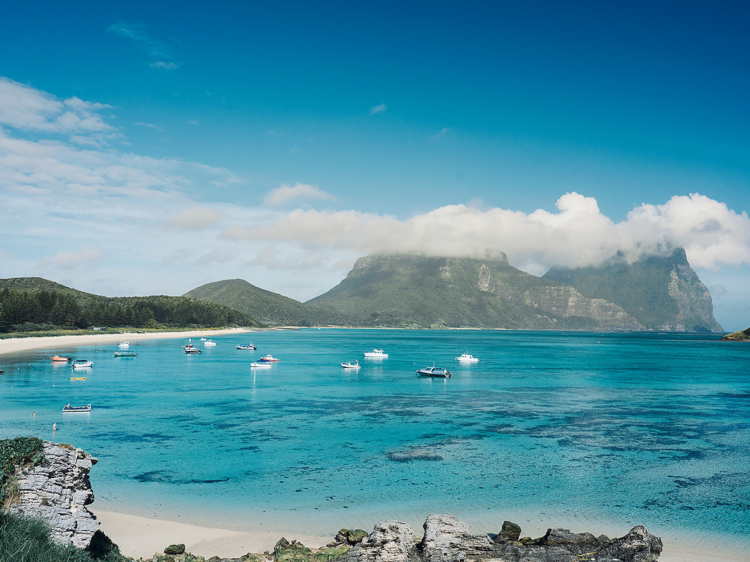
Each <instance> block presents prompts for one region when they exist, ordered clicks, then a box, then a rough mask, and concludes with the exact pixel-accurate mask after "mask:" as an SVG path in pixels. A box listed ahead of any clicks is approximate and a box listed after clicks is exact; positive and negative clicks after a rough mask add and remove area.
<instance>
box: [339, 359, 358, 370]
mask: <svg viewBox="0 0 750 562" xmlns="http://www.w3.org/2000/svg"><path fill="white" fill-rule="evenodd" d="M341 367H342V368H344V369H359V361H354V363H352V362H351V361H347V362H346V363H342V364H341Z"/></svg>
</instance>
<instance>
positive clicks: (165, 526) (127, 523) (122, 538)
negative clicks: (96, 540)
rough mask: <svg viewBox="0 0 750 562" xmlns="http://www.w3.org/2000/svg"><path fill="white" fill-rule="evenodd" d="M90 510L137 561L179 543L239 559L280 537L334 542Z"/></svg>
mask: <svg viewBox="0 0 750 562" xmlns="http://www.w3.org/2000/svg"><path fill="white" fill-rule="evenodd" d="M93 511H94V513H95V514H96V517H97V519H98V520H99V522H100V523H101V530H102V532H104V533H105V534H106V535H107V536H108V537H109V538H110V539H112V540H113V541H114V542H115V544H117V545H118V546H119V547H120V551H121V552H122V553H123V554H125V555H126V556H133V557H136V558H138V557H141V558H146V557H149V558H150V557H151V556H153V555H154V553H156V552H159V553H162V552H163V551H164V548H166V547H167V546H169V545H170V544H179V543H182V544H184V545H185V549H186V551H187V552H192V553H193V554H197V555H199V556H203V557H205V558H209V557H210V556H219V557H222V558H239V557H240V556H242V555H243V554H247V553H248V552H255V553H262V552H264V551H266V550H267V551H269V552H272V551H273V547H274V545H275V544H276V543H277V542H278V540H279V539H280V538H281V537H285V538H286V539H287V540H289V541H292V540H297V541H299V542H301V543H302V544H304V545H305V546H308V547H311V548H319V547H321V546H324V545H325V544H327V543H329V542H331V541H332V540H333V535H331V536H329V537H321V536H310V535H302V534H299V533H294V532H280V531H273V530H269V531H248V532H240V531H227V530H225V529H214V528H210V527H200V526H197V525H191V524H189V523H176V522H174V521H164V520H159V519H149V518H146V517H136V516H134V515H125V514H122V513H114V512H107V511H98V510H93ZM337 530H338V529H337ZM334 534H335V532H334Z"/></svg>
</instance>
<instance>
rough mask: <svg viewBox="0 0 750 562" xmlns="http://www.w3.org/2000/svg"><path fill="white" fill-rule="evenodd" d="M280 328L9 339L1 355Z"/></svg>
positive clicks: (0, 349)
mask: <svg viewBox="0 0 750 562" xmlns="http://www.w3.org/2000/svg"><path fill="white" fill-rule="evenodd" d="M275 329H278V328H226V329H222V330H191V331H189V332H143V333H140V332H117V333H108V334H86V335H80V336H42V337H39V338H35V337H23V338H8V339H3V340H0V355H6V354H9V353H17V352H20V351H31V350H34V349H46V348H53V347H54V348H56V347H66V346H72V345H93V344H97V343H113V342H121V341H123V340H127V341H142V340H162V339H176V338H200V337H205V336H211V337H213V336H224V335H227V334H242V333H249V332H265V331H269V330H275Z"/></svg>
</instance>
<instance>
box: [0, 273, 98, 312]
mask: <svg viewBox="0 0 750 562" xmlns="http://www.w3.org/2000/svg"><path fill="white" fill-rule="evenodd" d="M0 289H10V290H11V291H18V292H38V291H53V292H57V293H62V294H64V295H72V296H73V298H74V299H75V301H76V302H77V303H78V305H79V306H87V305H89V304H90V303H93V302H106V300H107V298H108V297H102V296H100V295H94V294H91V293H84V292H83V291H79V290H78V289H71V288H70V287H66V286H65V285H61V284H60V283H55V282H54V281H50V280H48V279H44V278H42V277H11V278H10V279H0Z"/></svg>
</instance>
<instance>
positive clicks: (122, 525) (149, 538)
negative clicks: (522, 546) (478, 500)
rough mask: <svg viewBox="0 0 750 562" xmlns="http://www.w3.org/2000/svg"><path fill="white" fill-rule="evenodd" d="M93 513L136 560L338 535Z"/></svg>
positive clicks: (228, 554)
mask: <svg viewBox="0 0 750 562" xmlns="http://www.w3.org/2000/svg"><path fill="white" fill-rule="evenodd" d="M93 511H94V513H95V514H96V517H97V519H98V520H99V521H100V523H101V530H102V531H103V532H104V533H105V534H106V535H107V536H108V537H109V538H110V539H112V540H113V541H114V542H115V544H117V545H118V546H119V547H120V551H121V552H122V553H123V554H125V555H126V556H132V557H136V558H138V557H141V558H146V557H151V556H153V555H154V553H156V552H159V553H162V552H163V550H164V548H166V547H167V546H168V545H170V544H178V543H183V544H184V545H185V549H186V551H187V552H191V553H193V554H197V555H199V556H203V557H205V558H208V557H210V556H219V557H225V558H239V557H240V556H242V555H243V554H247V553H248V552H253V553H262V552H264V551H269V552H272V551H273V547H274V545H275V544H276V542H277V541H278V540H279V539H280V538H281V537H285V538H286V539H287V540H289V541H291V540H297V541H299V542H301V543H302V544H304V545H305V546H308V547H311V548H319V547H321V546H325V545H326V544H327V543H329V542H331V541H332V540H333V535H334V534H335V531H332V534H331V536H327V537H323V536H310V535H301V534H299V533H295V532H293V531H291V532H287V531H275V530H269V531H248V532H240V531H228V530H225V529H214V528H211V527H201V526H198V525H191V524H188V523H176V522H174V521H165V520H160V519H149V518H146V517H137V516H134V515H125V514H122V513H115V512H108V511H98V510H96V509H94V510H93ZM337 530H338V529H337ZM366 530H367V531H370V530H371V529H366ZM659 560H660V562H738V561H748V560H750V558H748V557H731V556H721V555H716V554H706V553H701V552H689V551H681V550H675V549H670V548H668V547H665V549H664V552H662V554H661V556H660V557H659Z"/></svg>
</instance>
